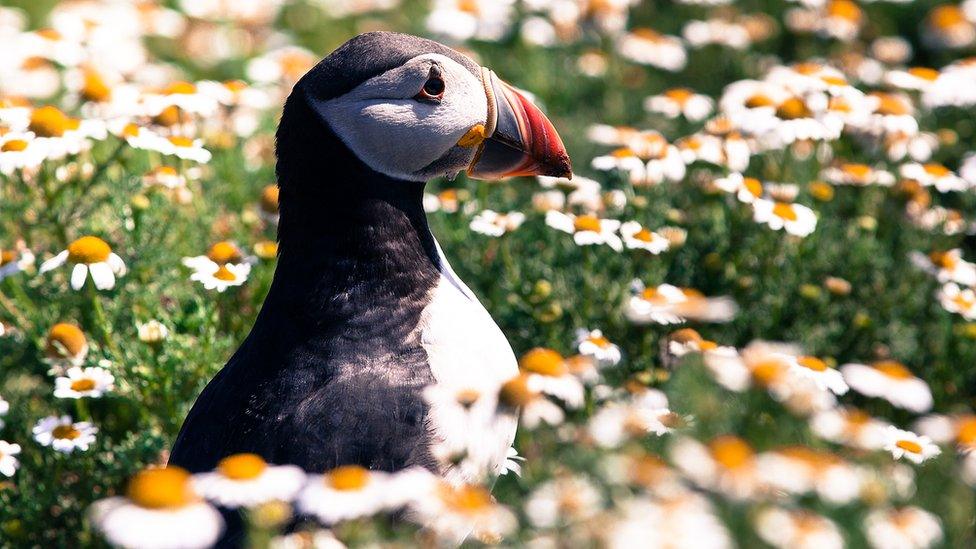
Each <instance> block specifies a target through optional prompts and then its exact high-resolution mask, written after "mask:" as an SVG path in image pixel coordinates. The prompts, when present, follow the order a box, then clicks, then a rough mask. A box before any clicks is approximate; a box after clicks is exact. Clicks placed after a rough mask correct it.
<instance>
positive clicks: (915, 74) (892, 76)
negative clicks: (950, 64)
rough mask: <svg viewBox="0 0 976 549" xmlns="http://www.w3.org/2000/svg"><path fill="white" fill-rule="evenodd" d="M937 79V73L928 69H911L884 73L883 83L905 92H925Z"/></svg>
mask: <svg viewBox="0 0 976 549" xmlns="http://www.w3.org/2000/svg"><path fill="white" fill-rule="evenodd" d="M938 79H939V71H937V70H936V69H932V68H929V67H911V68H908V69H902V70H890V71H888V72H887V73H885V83H887V84H888V85H890V86H893V87H895V88H898V89H901V90H906V91H925V90H927V89H928V88H929V87H931V86H932V84H934V83H935V81H936V80H938Z"/></svg>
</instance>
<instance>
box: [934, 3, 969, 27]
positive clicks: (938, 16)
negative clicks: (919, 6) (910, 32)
mask: <svg viewBox="0 0 976 549" xmlns="http://www.w3.org/2000/svg"><path fill="white" fill-rule="evenodd" d="M929 21H930V22H931V24H932V26H934V27H935V28H937V29H939V30H942V31H946V30H949V29H951V28H952V27H955V26H956V25H966V24H968V22H967V20H966V14H965V13H964V12H963V11H962V9H960V8H959V6H956V5H953V4H943V5H941V6H938V7H936V8H935V9H933V10H932V11H931V12H929Z"/></svg>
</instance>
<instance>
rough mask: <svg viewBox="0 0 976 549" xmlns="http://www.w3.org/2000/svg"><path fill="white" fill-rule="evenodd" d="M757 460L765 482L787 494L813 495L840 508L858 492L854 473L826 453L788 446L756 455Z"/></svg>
mask: <svg viewBox="0 0 976 549" xmlns="http://www.w3.org/2000/svg"><path fill="white" fill-rule="evenodd" d="M758 460H759V469H760V470H761V471H762V474H763V477H764V479H765V482H767V483H769V484H770V485H771V486H773V487H775V488H777V489H779V490H783V491H784V492H786V493H789V494H793V495H797V496H802V495H806V494H816V495H817V496H818V497H820V499H822V500H823V501H825V502H827V503H831V504H834V505H844V504H846V503H849V502H851V501H853V500H854V499H855V498H857V497H858V495H860V492H861V481H860V476H859V473H858V469H857V468H855V467H853V466H851V465H850V464H849V463H847V462H846V461H844V460H843V459H841V458H840V457H838V456H836V455H834V454H832V453H830V452H825V451H822V450H814V449H813V448H809V447H806V446H788V447H786V448H781V449H778V450H773V451H770V452H765V453H763V454H760V456H759V457H758Z"/></svg>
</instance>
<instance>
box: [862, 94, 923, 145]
mask: <svg viewBox="0 0 976 549" xmlns="http://www.w3.org/2000/svg"><path fill="white" fill-rule="evenodd" d="M856 110H857V112H861V111H862V110H866V111H867V113H868V114H867V116H866V117H863V118H855V119H852V120H851V121H850V123H851V126H853V127H854V128H856V129H857V130H858V131H861V132H864V133H866V134H868V135H872V136H875V137H881V136H885V137H887V136H892V135H906V136H914V135H916V134H917V133H918V120H917V119H916V118H915V107H914V105H913V104H912V100H911V99H910V98H909V97H908V96H906V95H903V94H898V93H886V92H871V93H869V94H867V96H865V98H864V104H863V106H862V107H861V108H858V109H856Z"/></svg>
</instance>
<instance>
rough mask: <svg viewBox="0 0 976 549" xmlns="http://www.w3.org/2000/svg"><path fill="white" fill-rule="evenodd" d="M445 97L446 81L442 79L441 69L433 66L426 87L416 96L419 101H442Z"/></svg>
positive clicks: (425, 83)
mask: <svg viewBox="0 0 976 549" xmlns="http://www.w3.org/2000/svg"><path fill="white" fill-rule="evenodd" d="M443 97H444V79H443V78H441V71H440V68H438V67H437V66H433V67H431V68H430V74H428V75H427V81H426V82H424V87H422V88H420V93H418V94H417V95H415V96H414V99H416V100H418V101H435V102H437V101H440V100H441V98H443Z"/></svg>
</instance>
